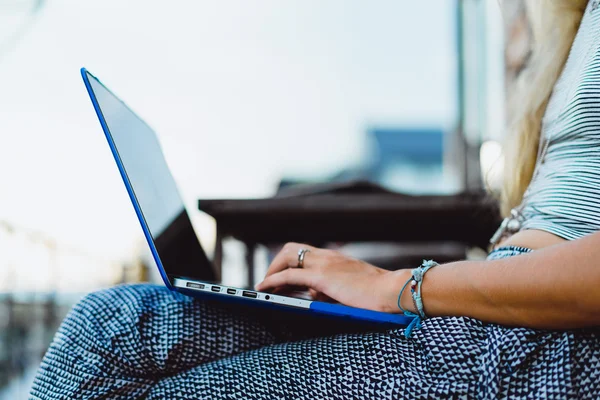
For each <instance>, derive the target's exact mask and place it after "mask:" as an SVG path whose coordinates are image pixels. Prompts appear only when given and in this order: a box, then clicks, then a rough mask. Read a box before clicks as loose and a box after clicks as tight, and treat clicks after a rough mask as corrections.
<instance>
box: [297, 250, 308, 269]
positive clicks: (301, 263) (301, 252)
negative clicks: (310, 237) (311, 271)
mask: <svg viewBox="0 0 600 400" xmlns="http://www.w3.org/2000/svg"><path fill="white" fill-rule="evenodd" d="M309 252H310V250H309V249H300V250H298V265H296V268H303V267H304V256H305V255H306V253H309Z"/></svg>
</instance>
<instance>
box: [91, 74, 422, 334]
mask: <svg viewBox="0 0 600 400" xmlns="http://www.w3.org/2000/svg"><path fill="white" fill-rule="evenodd" d="M81 75H82V77H83V81H84V83H85V87H86V88H87V91H88V93H89V95H90V98H91V100H92V104H93V106H94V109H95V110H96V114H97V115H98V119H99V120H100V125H101V126H102V129H103V130H104V134H105V135H106V139H107V141H108V145H109V146H110V149H111V151H112V154H113V156H114V158H115V162H116V163H117V166H118V168H119V171H120V173H121V177H122V178H123V182H124V183H125V187H126V189H127V192H128V193H129V197H130V198H131V202H132V203H133V208H134V209H135V212H136V214H137V216H138V219H139V221H140V224H141V225H142V230H143V231H144V235H145V237H146V240H147V241H148V245H149V246H150V250H151V252H152V255H153V257H154V260H155V261H156V266H157V267H158V270H159V272H160V275H161V277H162V279H163V281H164V283H165V285H167V287H168V288H169V289H171V290H174V291H177V292H182V293H185V294H188V295H191V296H196V297H203V298H208V299H213V300H215V301H226V302H230V303H231V302H233V303H237V305H240V306H256V307H269V308H276V309H280V310H282V311H286V310H287V311H290V312H300V313H304V314H314V315H315V316H321V317H326V318H328V319H329V318H331V319H343V320H345V321H348V322H357V323H361V324H363V323H364V324H369V325H373V324H375V325H382V326H383V325H385V326H394V327H403V326H407V325H408V324H409V323H410V322H411V320H412V319H411V318H409V317H405V316H404V315H401V314H388V313H383V312H376V311H371V310H364V309H360V308H354V307H347V306H344V305H340V304H331V303H325V302H321V301H313V300H309V299H306V298H300V297H292V296H282V295H276V294H272V293H262V292H257V291H255V290H251V289H241V288H236V287H230V286H225V285H222V284H220V283H218V282H216V277H217V274H216V273H215V269H214V267H213V265H212V263H211V262H210V260H209V259H208V257H207V256H206V253H205V252H204V250H203V249H202V247H201V245H200V242H199V241H198V237H197V236H196V233H195V232H194V228H193V226H192V223H191V221H190V218H189V215H188V213H187V210H186V208H185V206H184V203H183V200H182V198H181V196H180V194H179V191H178V189H177V186H176V184H175V180H174V179H173V177H172V175H171V172H170V171H169V168H168V166H167V163H166V161H165V159H164V156H163V153H162V150H161V147H160V143H159V141H158V138H157V136H156V134H155V133H154V131H153V130H152V129H151V128H150V127H149V126H148V124H146V123H145V122H144V121H143V120H142V119H141V118H139V117H138V116H137V115H136V114H135V113H134V112H133V111H131V109H130V108H129V107H127V106H126V105H125V104H124V103H123V102H122V101H121V100H120V99H119V98H117V97H116V96H115V95H114V94H113V93H112V92H111V91H109V90H108V89H107V88H106V86H104V85H103V84H102V83H101V82H100V81H99V80H98V79H97V78H96V77H95V76H93V75H92V74H90V73H89V72H88V71H87V70H86V69H85V68H82V69H81ZM398 290H400V288H398ZM340 322H341V321H340Z"/></svg>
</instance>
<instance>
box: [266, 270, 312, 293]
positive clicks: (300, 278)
mask: <svg viewBox="0 0 600 400" xmlns="http://www.w3.org/2000/svg"><path fill="white" fill-rule="evenodd" d="M315 279H316V272H314V271H311V270H308V269H303V268H288V269H285V270H283V271H280V272H277V273H274V274H272V275H270V276H268V277H266V278H265V280H263V281H262V282H260V283H259V284H258V285H256V290H260V291H265V290H272V289H275V288H278V287H282V286H302V287H308V288H314V284H315Z"/></svg>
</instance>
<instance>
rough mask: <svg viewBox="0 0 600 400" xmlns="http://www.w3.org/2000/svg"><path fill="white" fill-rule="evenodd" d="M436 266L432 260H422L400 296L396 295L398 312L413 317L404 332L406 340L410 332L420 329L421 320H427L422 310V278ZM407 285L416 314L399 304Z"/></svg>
mask: <svg viewBox="0 0 600 400" xmlns="http://www.w3.org/2000/svg"><path fill="white" fill-rule="evenodd" d="M438 265H439V264H438V263H436V262H435V261H433V260H423V263H422V264H421V265H420V266H419V267H417V268H415V269H413V270H412V271H411V272H412V276H411V277H410V278H409V279H408V280H407V281H406V283H405V284H404V286H402V289H401V290H400V294H398V308H399V309H400V311H402V312H403V313H404V315H406V316H407V317H414V319H413V320H412V322H411V323H410V324H408V326H407V327H406V330H405V331H404V336H405V337H406V338H409V337H410V335H411V334H412V331H413V330H414V329H415V328H416V329H419V328H420V327H421V321H422V320H424V319H427V315H426V314H425V310H424V309H423V297H422V296H421V286H422V285H423V278H424V277H425V273H426V272H427V271H429V270H430V269H431V268H433V267H436V266H438ZM409 283H410V292H411V295H412V296H411V297H412V300H413V304H414V306H415V310H417V313H416V314H415V313H413V312H411V311H409V310H406V309H404V308H402V305H401V304H400V299H401V298H402V293H404V290H406V287H407V286H408V284H409Z"/></svg>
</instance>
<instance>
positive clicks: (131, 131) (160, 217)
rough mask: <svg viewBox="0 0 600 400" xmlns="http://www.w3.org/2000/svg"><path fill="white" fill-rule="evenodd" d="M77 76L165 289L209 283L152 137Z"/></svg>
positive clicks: (91, 81) (210, 272)
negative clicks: (186, 282) (177, 281)
mask: <svg viewBox="0 0 600 400" xmlns="http://www.w3.org/2000/svg"><path fill="white" fill-rule="evenodd" d="M81 75H82V77H83V81H84V83H85V86H86V88H87V90H88V93H89V95H90V98H91V100H92V103H93V105H94V109H95V110H96V114H97V115H98V118H99V119H100V124H101V125H102V129H103V130H104V133H105V135H106V139H107V140H108V144H109V146H110V149H111V151H112V153H113V156H114V158H115V161H116V163H117V166H118V167H119V172H120V173H121V177H122V178H123V182H124V183H125V186H126V188H127V192H128V193H129V197H130V198H131V202H132V203H133V207H134V209H135V212H136V214H137V216H138V219H139V221H140V224H141V225H142V229H143V231H144V235H145V236H146V240H147V241H148V245H149V246H150V249H151V251H152V255H153V257H154V260H155V261H156V264H157V266H158V269H159V271H160V274H161V276H162V278H163V280H164V282H165V284H166V285H167V286H168V287H170V288H171V287H172V282H173V278H174V277H188V278H192V279H198V280H204V281H214V280H215V278H216V274H215V271H214V268H213V266H212V263H211V262H210V261H209V260H208V257H207V256H206V253H205V252H204V250H203V249H202V247H201V246H200V242H199V241H198V237H197V236H196V233H195V232H194V229H193V227H192V223H191V221H190V218H189V215H188V213H187V211H186V209H185V205H184V203H183V199H182V198H181V195H180V194H179V190H178V189H177V185H176V183H175V180H174V179H173V176H172V175H171V172H170V170H169V167H168V166H167V163H166V161H165V158H164V156H163V153H162V150H161V147H160V143H159V141H158V138H157V136H156V134H155V133H154V131H153V130H152V128H150V127H149V126H148V125H147V124H146V123H145V122H144V121H143V120H142V119H141V118H139V117H138V116H137V115H136V114H135V113H134V112H133V111H131V109H130V108H129V107H127V106H126V105H125V103H123V102H122V101H121V100H119V99H118V98H117V97H116V96H115V95H114V94H113V93H112V92H111V91H109V90H108V89H107V88H106V87H105V86H104V85H103V84H102V83H100V81H99V80H98V79H97V78H96V77H95V76H93V75H92V74H90V73H89V72H88V71H87V70H86V69H85V68H82V69H81ZM115 229H118V227H116V228H115Z"/></svg>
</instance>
